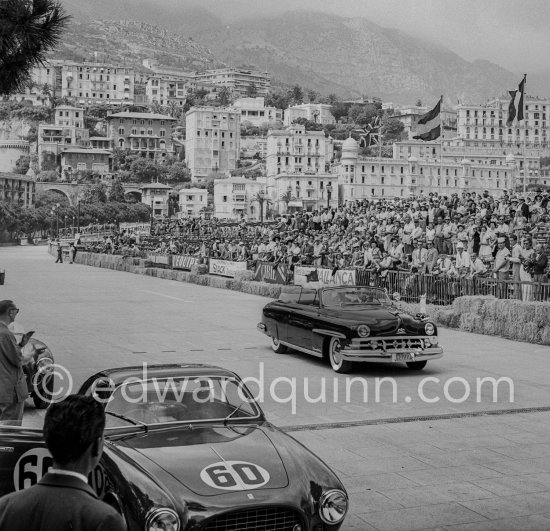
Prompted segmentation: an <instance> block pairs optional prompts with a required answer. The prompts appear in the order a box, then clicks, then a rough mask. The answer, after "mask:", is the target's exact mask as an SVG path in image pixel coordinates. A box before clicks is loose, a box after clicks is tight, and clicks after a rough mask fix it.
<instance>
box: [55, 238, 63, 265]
mask: <svg viewBox="0 0 550 531" xmlns="http://www.w3.org/2000/svg"><path fill="white" fill-rule="evenodd" d="M56 250H57V260H56V261H55V263H56V264H59V263H61V264H62V263H63V248H62V247H61V243H60V242H59V241H58V242H57V248H56Z"/></svg>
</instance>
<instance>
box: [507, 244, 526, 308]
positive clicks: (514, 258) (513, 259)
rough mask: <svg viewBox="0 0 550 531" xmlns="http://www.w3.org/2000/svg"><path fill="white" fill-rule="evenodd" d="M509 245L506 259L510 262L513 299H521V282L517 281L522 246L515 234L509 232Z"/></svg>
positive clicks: (518, 279)
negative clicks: (509, 248)
mask: <svg viewBox="0 0 550 531" xmlns="http://www.w3.org/2000/svg"><path fill="white" fill-rule="evenodd" d="M510 245H511V246H512V253H511V256H509V257H508V261H509V262H510V263H511V264H512V280H514V281H515V282H514V299H518V300H521V284H520V283H519V281H520V278H519V270H520V268H521V255H522V252H523V248H522V247H521V245H520V244H519V242H518V237H517V236H516V235H515V234H510Z"/></svg>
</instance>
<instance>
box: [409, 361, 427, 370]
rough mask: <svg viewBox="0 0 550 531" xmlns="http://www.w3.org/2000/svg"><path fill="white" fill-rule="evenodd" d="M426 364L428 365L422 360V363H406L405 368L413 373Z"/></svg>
mask: <svg viewBox="0 0 550 531" xmlns="http://www.w3.org/2000/svg"><path fill="white" fill-rule="evenodd" d="M426 363H428V362H427V361H426V360H424V361H407V367H408V368H409V369H412V370H413V371H421V370H422V369H423V368H424V367H425V366H426Z"/></svg>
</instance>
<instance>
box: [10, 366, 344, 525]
mask: <svg viewBox="0 0 550 531" xmlns="http://www.w3.org/2000/svg"><path fill="white" fill-rule="evenodd" d="M79 392H80V393H83V394H91V395H93V396H95V397H96V398H97V399H98V400H102V401H103V403H104V404H105V411H106V414H107V426H106V428H105V449H104V453H103V456H102V458H101V462H100V464H99V465H98V467H97V468H96V469H95V470H94V471H93V473H92V474H91V477H90V484H91V485H93V487H94V488H95V489H96V491H97V492H98V494H99V496H100V497H101V498H102V499H104V500H105V501H106V502H108V503H110V504H111V505H113V506H114V507H116V508H117V509H118V510H119V511H120V512H121V514H123V515H124V518H125V519H126V522H127V525H128V529H129V530H131V531H138V530H139V531H144V530H145V531H152V530H156V529H164V530H170V531H180V530H186V531H189V530H201V531H207V530H220V531H221V530H226V531H229V530H231V531H237V530H241V531H246V530H250V531H252V530H259V529H262V530H265V531H300V530H302V531H306V530H308V531H313V530H315V531H322V530H337V529H339V528H340V526H341V524H342V522H343V520H344V518H345V516H346V513H347V510H348V497H347V494H346V491H345V489H344V487H343V485H342V484H341V483H340V481H339V480H338V478H337V477H336V475H335V474H334V473H333V472H332V470H330V469H329V468H328V466H326V465H325V464H324V463H323V462H322V461H321V460H320V459H319V458H318V457H316V456H315V455H313V454H312V453H311V452H310V451H309V450H307V449H306V448H305V447H304V446H302V445H301V444H300V443H298V442H297V441H296V440H295V439H293V438H292V437H290V436H289V435H286V434H284V433H283V432H281V431H279V430H278V429H277V428H275V427H274V426H272V425H271V424H270V423H269V422H267V421H266V419H265V417H264V414H263V412H262V411H261V409H260V407H259V406H258V404H257V403H256V402H255V401H254V399H253V398H252V396H251V394H250V392H249V391H248V390H247V389H246V387H245V386H244V384H243V382H242V381H241V380H240V379H239V377H238V376H237V375H236V374H234V373H232V372H230V371H227V370H225V369H222V368H219V367H213V366H207V365H156V366H148V367H147V368H146V370H144V368H143V367H129V368H121V369H110V370H106V371H103V372H100V373H98V374H96V375H94V376H93V377H91V378H90V379H89V380H87V381H86V383H84V385H83V386H82V388H81V389H80V391H79ZM51 462H52V461H51V457H50V455H49V453H48V451H47V449H46V448H45V447H44V443H43V439H42V431H41V430H31V429H25V428H17V427H12V426H0V495H3V494H6V493H8V492H11V491H13V490H14V489H15V490H19V489H24V488H26V487H28V486H31V485H33V484H34V483H36V482H37V481H38V480H39V479H40V478H41V477H42V476H43V475H44V474H45V473H46V471H47V470H48V468H49V466H51Z"/></svg>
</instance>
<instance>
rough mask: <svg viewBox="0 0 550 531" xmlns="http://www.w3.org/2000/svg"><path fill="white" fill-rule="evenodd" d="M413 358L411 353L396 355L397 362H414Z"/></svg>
mask: <svg viewBox="0 0 550 531" xmlns="http://www.w3.org/2000/svg"><path fill="white" fill-rule="evenodd" d="M412 359H413V357H412V354H411V353H410V352H402V353H399V354H396V355H395V361H412Z"/></svg>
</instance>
